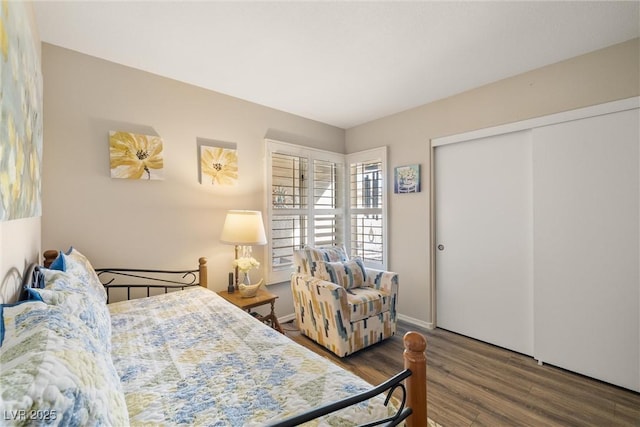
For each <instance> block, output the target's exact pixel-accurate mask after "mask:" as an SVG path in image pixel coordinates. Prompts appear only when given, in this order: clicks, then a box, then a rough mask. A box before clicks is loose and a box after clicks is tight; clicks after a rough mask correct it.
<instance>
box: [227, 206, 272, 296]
mask: <svg viewBox="0 0 640 427" xmlns="http://www.w3.org/2000/svg"><path fill="white" fill-rule="evenodd" d="M220 242H222V243H224V244H227V245H235V259H236V260H237V259H238V254H239V251H240V246H242V247H243V248H242V252H243V256H246V257H250V256H251V246H254V245H266V244H267V236H266V234H265V232H264V225H263V223H262V212H260V211H245V210H231V211H227V217H226V218H225V220H224V226H223V227H222V235H221V236H220ZM235 289H236V290H237V289H238V266H237V265H236V266H235Z"/></svg>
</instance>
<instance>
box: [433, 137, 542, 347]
mask: <svg viewBox="0 0 640 427" xmlns="http://www.w3.org/2000/svg"><path fill="white" fill-rule="evenodd" d="M434 156H435V158H434V165H435V180H434V185H435V189H434V191H435V221H436V246H437V248H436V270H435V274H436V294H437V298H436V300H437V309H436V312H437V324H438V326H439V327H441V328H444V329H448V330H451V331H454V332H458V333H460V334H463V335H467V336H470V337H473V338H477V339H480V340H482V341H486V342H489V343H492V344H496V345H499V346H501V347H505V348H508V349H512V350H515V351H518V352H521V353H525V354H529V355H532V354H533V331H532V327H533V326H532V325H533V315H532V310H533V303H532V295H533V290H532V276H533V267H532V209H533V208H532V204H531V203H532V194H531V186H532V184H531V180H532V172H531V131H529V130H527V131H521V132H513V133H508V134H503V135H498V136H491V137H487V138H481V139H476V140H471V141H465V142H458V143H453V144H448V145H441V146H437V147H435V149H434Z"/></svg>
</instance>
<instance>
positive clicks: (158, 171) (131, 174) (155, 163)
mask: <svg viewBox="0 0 640 427" xmlns="http://www.w3.org/2000/svg"><path fill="white" fill-rule="evenodd" d="M162 149H163V143H162V139H161V138H160V137H159V136H153V135H140V134H135V133H129V132H113V131H112V132H109V154H110V158H111V177H112V178H125V179H147V180H150V179H163V175H164V174H163V172H164V159H163V156H162Z"/></svg>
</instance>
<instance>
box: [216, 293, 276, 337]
mask: <svg viewBox="0 0 640 427" xmlns="http://www.w3.org/2000/svg"><path fill="white" fill-rule="evenodd" d="M218 295H220V296H221V297H222V298H224V299H226V300H227V301H229V302H230V303H231V304H233V305H235V306H236V307H239V308H241V309H243V310H246V311H247V312H248V313H251V309H252V308H254V307H258V306H260V305H265V304H271V313H269V314H267V315H266V316H261V315H259V314H257V313H251V314H252V315H253V316H254V317H255V318H256V319H258V320H260V321H261V322H264V323H266V324H267V325H269V326H271V327H272V328H273V329H275V330H276V331H278V332H280V333H281V334H284V331H283V330H282V327H281V326H280V322H278V318H277V317H276V313H275V304H276V299H277V298H278V296H277V295H274V294H272V293H271V292H268V291H265V290H264V289H259V290H258V293H257V294H256V296H255V297H250V298H242V297H241V296H240V292H234V293H232V294H230V293H229V292H227V291H221V292H218Z"/></svg>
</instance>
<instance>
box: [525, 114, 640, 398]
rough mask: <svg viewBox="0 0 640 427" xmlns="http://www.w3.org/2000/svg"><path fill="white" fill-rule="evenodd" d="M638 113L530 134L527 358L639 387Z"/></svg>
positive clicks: (567, 123) (639, 216) (560, 125)
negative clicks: (530, 342) (530, 328)
mask: <svg viewBox="0 0 640 427" xmlns="http://www.w3.org/2000/svg"><path fill="white" fill-rule="evenodd" d="M638 117H639V116H638V110H631V111H624V112H619V113H614V114H607V115H602V116H597V117H592V118H589V119H582V120H575V121H571V122H566V123H561V124H557V125H552V126H546V127H541V128H537V129H534V131H533V207H534V214H533V218H534V234H533V235H534V238H533V245H534V249H533V253H534V282H535V286H534V319H535V320H534V349H535V350H534V353H535V354H534V356H535V357H536V358H537V359H539V360H541V361H543V362H547V363H551V364H553V365H557V366H560V367H563V368H566V369H570V370H572V371H576V372H579V373H582V374H585V375H588V376H591V377H595V378H598V379H601V380H604V381H607V382H611V383H613V384H617V385H620V386H623V387H627V388H630V389H633V390H640V318H639V316H640V314H639V313H640V290H639V288H640V285H639V283H640V276H639V266H638V265H639V259H640V256H639V255H640V254H639V221H640V219H639V218H640V215H639V202H640V200H639V194H640V188H639V187H640V185H639V173H640V169H639V166H638V164H639V160H638V159H639V148H638V145H639V141H640V135H639V132H638V129H639V125H640V121H639V119H638Z"/></svg>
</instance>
